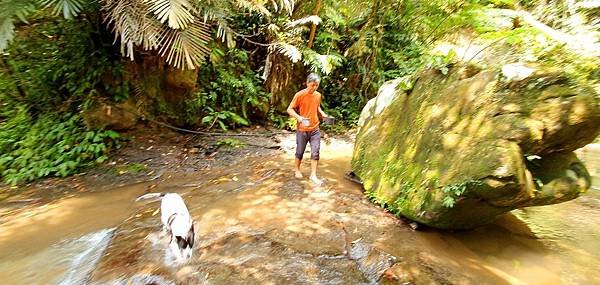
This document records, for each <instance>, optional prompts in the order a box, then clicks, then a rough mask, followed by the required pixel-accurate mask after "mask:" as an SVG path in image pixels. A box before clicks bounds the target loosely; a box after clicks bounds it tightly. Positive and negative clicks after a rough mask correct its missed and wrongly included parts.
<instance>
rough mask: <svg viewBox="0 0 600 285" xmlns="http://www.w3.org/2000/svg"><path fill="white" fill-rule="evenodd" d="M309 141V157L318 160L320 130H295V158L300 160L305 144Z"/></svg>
mask: <svg viewBox="0 0 600 285" xmlns="http://www.w3.org/2000/svg"><path fill="white" fill-rule="evenodd" d="M309 141H310V159H312V160H319V149H320V148H321V131H320V130H319V129H318V128H317V129H316V130H314V131H310V132H302V131H296V158H297V159H300V160H302V156H304V150H305V149H306V144H307V143H308V142H309Z"/></svg>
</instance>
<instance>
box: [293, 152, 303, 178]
mask: <svg viewBox="0 0 600 285" xmlns="http://www.w3.org/2000/svg"><path fill="white" fill-rule="evenodd" d="M300 165H302V160H300V159H298V158H297V157H296V170H295V171H294V176H295V177H296V178H298V179H302V178H303V177H304V176H302V172H300Z"/></svg>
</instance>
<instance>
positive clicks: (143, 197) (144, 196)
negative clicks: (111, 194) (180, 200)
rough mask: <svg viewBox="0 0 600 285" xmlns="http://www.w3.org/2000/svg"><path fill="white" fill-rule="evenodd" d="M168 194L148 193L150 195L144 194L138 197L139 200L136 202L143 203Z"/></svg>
mask: <svg viewBox="0 0 600 285" xmlns="http://www.w3.org/2000/svg"><path fill="white" fill-rule="evenodd" d="M166 194H167V193H148V194H144V195H142V196H140V197H138V198H137V199H135V201H136V202H138V201H142V200H146V199H155V198H162V197H163V196H165V195H166Z"/></svg>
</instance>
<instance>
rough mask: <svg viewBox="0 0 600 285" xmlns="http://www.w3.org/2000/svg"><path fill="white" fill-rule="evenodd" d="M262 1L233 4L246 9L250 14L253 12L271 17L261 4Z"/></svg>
mask: <svg viewBox="0 0 600 285" xmlns="http://www.w3.org/2000/svg"><path fill="white" fill-rule="evenodd" d="M259 2H260V3H259ZM262 2H263V1H252V0H236V1H235V4H236V5H237V6H238V7H240V8H243V9H246V10H248V11H250V12H255V13H258V14H261V15H264V16H267V17H269V16H271V12H270V11H269V9H267V7H265V5H264V4H263V3H262Z"/></svg>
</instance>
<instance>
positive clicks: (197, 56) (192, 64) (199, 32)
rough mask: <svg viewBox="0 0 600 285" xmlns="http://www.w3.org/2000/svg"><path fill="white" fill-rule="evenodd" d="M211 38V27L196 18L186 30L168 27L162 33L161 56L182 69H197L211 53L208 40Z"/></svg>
mask: <svg viewBox="0 0 600 285" xmlns="http://www.w3.org/2000/svg"><path fill="white" fill-rule="evenodd" d="M210 39H211V36H210V27H209V26H208V25H207V24H206V23H204V22H202V21H200V20H196V21H195V22H193V23H192V24H190V25H189V26H188V27H187V28H186V29H184V30H176V29H167V30H166V31H164V32H163V33H162V35H161V40H160V50H159V53H160V55H161V56H163V57H166V61H167V62H168V63H170V64H172V65H173V66H175V67H177V68H181V69H186V68H189V69H195V68H196V67H197V66H199V65H200V64H201V63H202V62H203V61H204V58H205V57H206V56H207V55H209V54H210V49H209V48H208V45H207V43H208V41H209V40H210Z"/></svg>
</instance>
